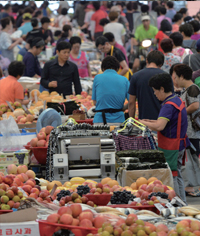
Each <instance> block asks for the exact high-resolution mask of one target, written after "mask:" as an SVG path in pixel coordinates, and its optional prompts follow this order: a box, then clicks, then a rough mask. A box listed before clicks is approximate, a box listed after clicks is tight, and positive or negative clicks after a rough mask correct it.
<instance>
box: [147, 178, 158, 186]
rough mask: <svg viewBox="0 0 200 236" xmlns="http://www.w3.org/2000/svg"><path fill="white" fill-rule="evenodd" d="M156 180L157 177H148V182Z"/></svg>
mask: <svg viewBox="0 0 200 236" xmlns="http://www.w3.org/2000/svg"><path fill="white" fill-rule="evenodd" d="M155 180H158V179H157V178H156V177H151V178H149V179H148V181H147V183H148V184H149V183H151V182H154V181H155Z"/></svg>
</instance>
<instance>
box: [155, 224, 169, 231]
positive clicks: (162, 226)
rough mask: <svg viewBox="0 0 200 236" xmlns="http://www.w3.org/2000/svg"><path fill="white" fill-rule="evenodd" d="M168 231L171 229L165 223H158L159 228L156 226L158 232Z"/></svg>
mask: <svg viewBox="0 0 200 236" xmlns="http://www.w3.org/2000/svg"><path fill="white" fill-rule="evenodd" d="M168 231H169V229H168V227H167V226H166V225H164V224H160V225H158V226H157V228H156V232H157V233H158V232H165V233H168Z"/></svg>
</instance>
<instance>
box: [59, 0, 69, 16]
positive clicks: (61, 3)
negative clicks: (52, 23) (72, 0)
mask: <svg viewBox="0 0 200 236" xmlns="http://www.w3.org/2000/svg"><path fill="white" fill-rule="evenodd" d="M63 8H67V10H69V8H70V6H69V3H68V2H67V1H65V0H60V1H59V8H58V10H57V12H58V14H61V11H62V9H63Z"/></svg>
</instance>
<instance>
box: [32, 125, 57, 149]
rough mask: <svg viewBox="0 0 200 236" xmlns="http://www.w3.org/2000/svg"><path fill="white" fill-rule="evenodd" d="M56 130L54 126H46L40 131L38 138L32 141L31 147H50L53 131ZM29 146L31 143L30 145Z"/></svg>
mask: <svg viewBox="0 0 200 236" xmlns="http://www.w3.org/2000/svg"><path fill="white" fill-rule="evenodd" d="M53 129H54V127H53V126H46V127H44V128H42V129H41V130H40V132H39V133H38V134H37V137H36V138H33V139H32V140H31V141H30V146H31V147H48V144H49V137H50V133H51V131H52V130H53ZM28 144H29V143H28Z"/></svg>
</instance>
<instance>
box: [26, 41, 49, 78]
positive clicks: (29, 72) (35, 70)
mask: <svg viewBox="0 0 200 236" xmlns="http://www.w3.org/2000/svg"><path fill="white" fill-rule="evenodd" d="M29 44H30V49H29V50H28V52H27V53H26V54H25V55H24V58H23V62H24V64H25V71H24V76H28V77H34V78H40V77H41V72H42V69H41V67H40V63H39V61H38V58H37V56H38V55H39V54H40V53H41V52H42V50H43V48H44V46H45V42H44V40H43V39H42V38H39V37H37V38H32V39H29Z"/></svg>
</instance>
